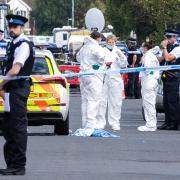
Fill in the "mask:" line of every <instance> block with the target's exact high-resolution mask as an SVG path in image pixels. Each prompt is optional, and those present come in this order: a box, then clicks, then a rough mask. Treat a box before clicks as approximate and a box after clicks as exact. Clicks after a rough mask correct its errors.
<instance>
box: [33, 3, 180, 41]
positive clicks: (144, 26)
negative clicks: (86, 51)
mask: <svg viewBox="0 0 180 180" xmlns="http://www.w3.org/2000/svg"><path fill="white" fill-rule="evenodd" d="M92 7H97V8H99V9H100V10H102V11H103V12H104V14H105V18H106V24H112V25H113V26H114V32H115V34H116V35H117V36H120V38H121V39H124V38H127V37H128V36H129V35H130V32H131V30H134V31H135V32H136V33H137V36H138V40H139V41H140V42H141V41H144V40H145V38H146V37H147V36H149V37H150V38H152V39H153V40H155V41H156V42H159V41H160V40H161V39H162V38H163V32H164V30H165V29H166V28H168V27H169V28H173V29H174V28H176V27H177V26H178V24H180V0H75V26H77V27H79V28H82V27H85V23H84V19H85V14H86V12H87V10H88V9H90V8H92ZM32 15H33V17H34V18H35V20H36V29H37V33H41V34H50V33H51V32H52V29H53V28H54V27H61V26H63V25H67V24H68V18H71V0H43V1H40V0H34V10H33V13H32ZM179 26H180V25H179Z"/></svg>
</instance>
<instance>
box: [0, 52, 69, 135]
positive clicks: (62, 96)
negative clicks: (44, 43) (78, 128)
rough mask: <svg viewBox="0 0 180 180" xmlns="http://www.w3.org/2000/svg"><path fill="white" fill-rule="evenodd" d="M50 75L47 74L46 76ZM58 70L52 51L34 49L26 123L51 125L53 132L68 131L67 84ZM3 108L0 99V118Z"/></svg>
mask: <svg viewBox="0 0 180 180" xmlns="http://www.w3.org/2000/svg"><path fill="white" fill-rule="evenodd" d="M49 75H50V76H49ZM60 75H61V73H60V71H59V69H58V66H57V64H56V62H55V59H54V57H53V55H52V53H51V52H50V51H48V50H40V49H36V50H35V62H34V66H33V70H32V81H33V85H32V86H31V93H30V95H29V98H28V102H27V109H28V119H29V125H54V133H55V134H58V135H68V134H69V84H68V83H67V81H66V79H65V78H62V77H60ZM3 111H4V106H3V101H2V99H0V118H1V119H2V115H3Z"/></svg>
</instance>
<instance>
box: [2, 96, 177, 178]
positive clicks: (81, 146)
mask: <svg viewBox="0 0 180 180" xmlns="http://www.w3.org/2000/svg"><path fill="white" fill-rule="evenodd" d="M163 118H164V116H163V115H158V119H159V120H160V121H162V120H163ZM143 123H144V122H143V120H142V115H141V100H125V101H124V103H123V110H122V121H121V131H120V132H118V133H115V132H113V133H115V134H117V135H120V137H119V138H94V137H89V138H83V137H72V136H54V134H53V133H52V132H53V127H52V126H41V127H29V141H28V153H27V157H28V162H27V173H26V175H25V176H22V177H20V176H16V177H12V176H9V177H4V176H0V180H180V131H157V132H148V133H145V132H138V131H137V130H136V129H137V126H139V125H142V124H143ZM159 123H161V122H159ZM80 125H81V111H80V95H79V94H78V93H77V94H73V95H71V104H70V128H71V130H72V131H73V132H74V131H75V130H76V129H77V128H79V127H80ZM107 130H108V131H111V129H110V128H109V127H107ZM111 132H112V131H111ZM3 143H4V140H3V137H0V152H1V153H0V168H3V167H4V166H5V164H4V160H3Z"/></svg>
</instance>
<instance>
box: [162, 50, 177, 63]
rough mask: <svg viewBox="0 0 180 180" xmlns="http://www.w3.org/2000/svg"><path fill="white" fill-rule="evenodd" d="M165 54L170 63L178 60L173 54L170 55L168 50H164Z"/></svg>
mask: <svg viewBox="0 0 180 180" xmlns="http://www.w3.org/2000/svg"><path fill="white" fill-rule="evenodd" d="M163 54H164V59H165V60H166V61H168V62H172V61H174V60H176V57H175V56H174V55H173V54H171V53H168V51H167V49H164V50H163Z"/></svg>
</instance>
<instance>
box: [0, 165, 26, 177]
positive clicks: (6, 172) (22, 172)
mask: <svg viewBox="0 0 180 180" xmlns="http://www.w3.org/2000/svg"><path fill="white" fill-rule="evenodd" d="M25 173H26V170H25V168H24V167H22V168H7V169H0V174H1V175H4V176H11V175H25Z"/></svg>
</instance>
